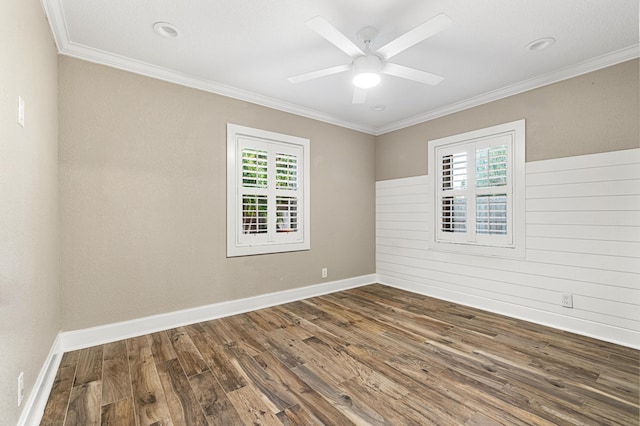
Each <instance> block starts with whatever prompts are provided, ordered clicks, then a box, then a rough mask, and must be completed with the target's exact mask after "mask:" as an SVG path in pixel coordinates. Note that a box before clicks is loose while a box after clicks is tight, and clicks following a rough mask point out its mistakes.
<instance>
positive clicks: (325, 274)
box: [322, 268, 328, 278]
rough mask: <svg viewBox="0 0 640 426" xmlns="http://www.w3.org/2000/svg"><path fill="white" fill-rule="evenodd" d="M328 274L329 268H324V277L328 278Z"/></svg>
mask: <svg viewBox="0 0 640 426" xmlns="http://www.w3.org/2000/svg"><path fill="white" fill-rule="evenodd" d="M327 276H328V271H327V268H322V278H327Z"/></svg>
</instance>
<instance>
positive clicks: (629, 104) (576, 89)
mask: <svg viewBox="0 0 640 426" xmlns="http://www.w3.org/2000/svg"><path fill="white" fill-rule="evenodd" d="M639 81H640V77H639V73H638V60H637V59H636V60H632V61H628V62H625V63H622V64H619V65H615V66H612V67H609V68H605V69H602V70H599V71H595V72H592V73H589V74H585V75H582V76H579V77H575V78H571V79H568V80H565V81H562V82H559V83H555V84H551V85H549V86H545V87H541V88H539V89H535V90H531V91H528V92H525V93H521V94H518V95H515V96H511V97H508V98H505V99H501V100H498V101H495V102H491V103H488V104H485V105H481V106H478V107H475V108H471V109H468V110H465V111H461V112H458V113H455V114H451V115H448V116H445V117H441V118H438V119H435V120H431V121H428V122H425V123H421V124H418V125H415V126H412V127H408V128H406V129H402V130H398V131H395V132H390V133H387V134H385V135H381V136H378V138H377V140H376V180H386V179H395V178H401V177H409V176H419V175H425V174H427V142H428V141H429V140H431V139H438V138H441V137H445V136H450V135H455V134H458V133H463V132H467V131H470V130H475V129H479V128H483V127H489V126H492V125H495V124H501V123H506V122H509V121H513V120H519V119H521V118H525V119H526V120H527V124H526V126H527V130H526V138H527V152H526V159H527V161H536V160H546V159H551V158H559V157H569V156H574V155H583V154H593V153H600V152H608V151H617V150H623V149H630V148H638V147H640V136H639V128H638V126H639V125H638V122H639V121H640V120H639V118H638V117H639V115H640V110H639V105H638V104H639V100H638V99H639V93H640V87H639Z"/></svg>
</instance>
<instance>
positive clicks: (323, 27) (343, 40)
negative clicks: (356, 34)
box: [305, 16, 364, 56]
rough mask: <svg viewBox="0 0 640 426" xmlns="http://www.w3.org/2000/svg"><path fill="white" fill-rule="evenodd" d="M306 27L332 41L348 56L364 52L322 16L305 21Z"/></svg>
mask: <svg viewBox="0 0 640 426" xmlns="http://www.w3.org/2000/svg"><path fill="white" fill-rule="evenodd" d="M305 23H306V24H307V27H309V28H311V29H312V30H313V31H315V32H317V33H318V34H319V35H320V36H322V37H324V38H325V39H327V40H328V41H329V42H331V43H333V44H334V45H335V46H336V47H337V48H338V49H340V50H342V51H343V52H344V53H346V54H347V55H349V56H360V55H364V52H363V51H362V50H361V49H360V48H359V47H358V46H356V45H355V43H353V42H352V41H351V40H349V39H348V38H347V36H345V35H344V34H342V33H341V32H340V31H338V30H337V29H336V27H334V26H333V25H331V24H330V23H329V22H327V21H326V20H325V19H324V18H322V17H320V16H317V17H315V18H313V19H310V20H308V21H307V22H305Z"/></svg>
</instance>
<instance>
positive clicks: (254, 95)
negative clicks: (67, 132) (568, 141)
mask: <svg viewBox="0 0 640 426" xmlns="http://www.w3.org/2000/svg"><path fill="white" fill-rule="evenodd" d="M43 4H44V6H45V10H46V12H47V15H48V18H49V21H50V22H51V26H52V29H53V32H54V36H55V39H56V43H57V45H58V49H59V50H60V52H61V53H63V54H66V55H70V56H74V57H78V58H81V59H85V60H89V61H92V62H98V63H103V64H106V65H111V66H115V67H118V68H122V69H125V70H129V71H133V72H136V73H141V74H145V75H149V76H152V77H156V78H161V79H164V80H168V81H173V82H176V83H179V84H184V85H188V86H191V87H197V88H201V89H203V90H208V91H211V92H215V93H220V94H223V95H226V96H231V97H234V98H239V99H243V100H247V101H250V102H255V103H258V104H261V105H266V106H270V107H273V108H277V109H281V110H284V111H288V112H293V113H296V114H300V115H304V116H308V117H312V118H317V119H320V120H323V121H327V122H331V123H335V124H338V125H341V126H345V127H349V128H353V129H356V130H361V131H364V132H368V133H371V134H381V133H385V132H387V131H391V130H395V129H398V128H402V127H405V126H408V125H411V124H415V123H418V122H421V121H425V120H428V119H431V118H434V117H438V116H441V115H444V114H447V113H450V112H454V111H457V110H461V109H464V108H468V107H470V106H474V105H478V104H481V103H484V102H488V101H491V100H494V99H499V98H501V97H504V96H508V95H511V94H514V93H518V92H521V91H524V90H528V89H531V88H534V87H538V86H541V85H544V84H548V83H551V82H554V81H559V80H562V79H564V78H568V77H571V76H574V75H578V74H581V73H585V72H589V71H592V70H595V69H598V68H602V67H605V66H609V65H612V64H615V63H619V62H622V61H625V60H628V59H631V58H635V57H638V50H639V47H638V38H639V29H638V21H639V6H638V4H639V2H638V1H637V0H561V1H558V0H431V1H425V0H322V1H318V0H227V1H222V0H189V1H176V0H108V1H105V0H43ZM439 13H445V14H447V15H448V16H449V17H450V18H451V19H452V20H453V22H454V23H453V25H451V26H450V27H449V28H447V29H445V30H444V31H442V32H440V33H438V34H436V35H435V36H433V37H431V38H429V39H427V40H425V41H423V42H421V43H419V44H417V45H415V46H413V47H411V48H410V49H408V50H406V51H404V52H402V53H400V54H398V55H397V56H395V57H394V58H393V62H396V63H399V64H402V65H406V66H410V67H413V68H418V69H422V70H425V71H429V72H432V73H435V74H439V75H442V76H444V77H445V80H444V81H443V82H442V83H440V84H439V85H437V86H427V85H423V84H420V83H415V82H411V81H406V80H402V79H399V78H396V77H392V76H384V79H383V81H382V83H381V84H380V86H378V87H376V88H374V89H370V90H369V93H368V97H367V102H366V103H364V104H361V105H354V104H352V103H351V99H352V86H351V82H350V80H351V78H350V73H348V72H347V73H342V74H337V75H333V76H329V77H325V78H322V79H317V80H312V81H308V82H304V83H299V84H292V83H290V82H289V81H288V80H287V77H290V76H292V75H296V74H301V73H305V72H309V71H313V70H316V69H320V68H327V67H330V66H334V65H340V64H345V63H350V62H351V58H349V57H348V56H347V55H346V54H345V53H343V52H342V51H340V50H338V49H337V48H336V47H335V46H333V45H332V44H330V43H329V42H327V41H326V40H325V39H323V38H321V37H320V36H319V35H317V34H316V33H314V32H313V31H311V30H310V29H309V28H308V27H307V26H306V25H305V21H307V20H309V19H311V18H313V17H315V16H322V17H324V18H325V19H326V20H327V21H329V22H330V23H331V24H333V25H334V26H335V27H336V28H338V29H339V30H340V31H342V32H343V33H344V34H345V35H346V36H348V37H349V38H350V39H351V40H353V41H354V42H355V43H357V44H358V45H359V46H361V42H359V41H358V40H357V37H356V33H357V32H358V30H359V29H360V28H362V27H365V26H374V27H376V28H377V29H378V30H379V34H378V36H377V38H376V39H375V40H374V41H373V42H372V46H371V47H372V48H373V49H376V48H378V47H380V46H382V45H384V44H385V43H387V42H389V41H391V40H393V39H395V38H396V37H398V36H400V35H402V34H403V33H405V32H407V31H408V30H410V29H412V28H414V27H415V26H417V25H419V24H421V23H422V22H424V21H426V20H428V19H430V18H432V17H433V16H435V15H437V14H439ZM158 21H164V22H170V23H172V24H174V25H175V26H176V27H177V28H178V29H179V30H180V36H179V37H178V38H176V39H166V38H162V37H160V36H158V35H157V34H156V33H155V32H154V31H153V24H154V23H155V22H158ZM541 37H553V38H555V39H556V40H557V42H556V44H555V45H554V46H553V47H551V48H550V49H547V50H543V51H538V52H529V51H526V50H525V49H524V46H525V45H526V44H527V43H529V42H531V41H533V40H536V39H539V38H541ZM374 105H384V106H385V109H384V110H383V111H372V110H371V107H372V106H374Z"/></svg>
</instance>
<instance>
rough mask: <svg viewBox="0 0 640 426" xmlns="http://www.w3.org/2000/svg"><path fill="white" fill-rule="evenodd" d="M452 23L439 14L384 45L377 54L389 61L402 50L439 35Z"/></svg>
mask: <svg viewBox="0 0 640 426" xmlns="http://www.w3.org/2000/svg"><path fill="white" fill-rule="evenodd" d="M452 23H453V21H452V20H451V18H449V17H448V16H447V15H445V14H444V13H441V14H439V15H436V16H434V17H433V18H431V19H429V20H428V21H427V22H425V23H423V24H420V25H418V26H417V27H415V28H414V29H412V30H411V31H409V32H407V33H405V34H403V35H401V36H400V37H398V38H397V39H395V40H393V41H391V42H389V43H387V44H385V45H384V46H382V47H381V48H380V49H378V50H377V53H379V54H380V55H382V56H383V57H384V59H389V58H391V57H392V56H395V55H397V54H398V53H400V52H402V51H403V50H406V49H408V48H410V47H411V46H413V45H415V44H418V43H420V42H421V41H423V40H426V39H427V38H429V37H431V36H432V35H434V34H437V33H439V32H440V31H442V30H444V29H445V28H447V27H448V26H449V25H451V24H452Z"/></svg>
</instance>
